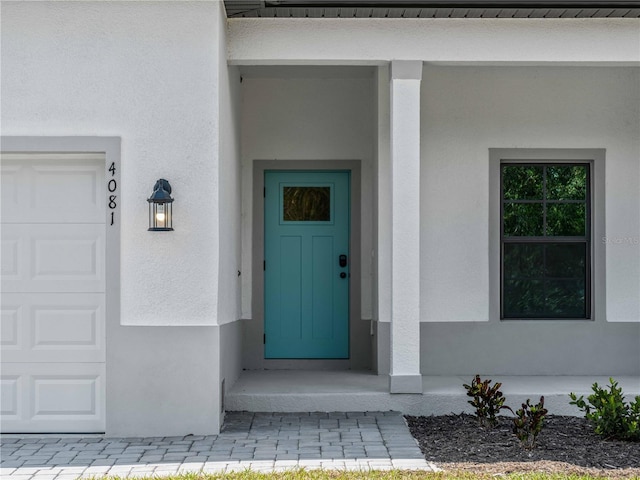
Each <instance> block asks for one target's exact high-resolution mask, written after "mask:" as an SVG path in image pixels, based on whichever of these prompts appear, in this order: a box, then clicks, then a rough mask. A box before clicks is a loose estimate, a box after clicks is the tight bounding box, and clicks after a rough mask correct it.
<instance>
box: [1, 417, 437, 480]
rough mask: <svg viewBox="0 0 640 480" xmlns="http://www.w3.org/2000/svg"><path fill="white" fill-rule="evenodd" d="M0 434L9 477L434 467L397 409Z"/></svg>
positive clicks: (48, 479)
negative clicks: (104, 432) (178, 428)
mask: <svg viewBox="0 0 640 480" xmlns="http://www.w3.org/2000/svg"><path fill="white" fill-rule="evenodd" d="M0 438H1V448H2V451H1V465H0V475H1V477H2V478H6V479H8V480H9V479H10V480H75V479H77V478H92V477H97V476H104V475H107V476H119V477H130V478H131V477H152V476H153V477H160V476H166V475H171V474H176V473H187V472H194V473H198V472H204V473H225V472H233V471H243V470H247V469H251V470H255V471H259V472H270V471H283V470H288V469H295V468H306V469H319V468H322V469H330V470H370V469H371V470H390V469H392V468H401V469H406V470H434V469H435V467H433V465H431V464H429V463H428V462H427V461H426V460H425V459H424V456H423V455H422V453H421V452H420V449H419V448H418V445H417V444H416V442H415V440H414V439H413V437H412V436H411V434H410V433H409V429H408V428H407V426H406V424H405V422H404V419H403V418H402V416H401V415H400V414H399V413H397V412H346V413H343V412H339V413H250V412H229V413H227V415H226V418H225V423H224V426H223V428H222V432H221V433H220V435H211V436H195V435H189V436H186V437H154V438H108V437H86V438H83V437H65V436H58V437H56V436H49V435H47V436H42V437H37V436H31V435H30V436H27V437H17V436H14V435H4V436H2V437H0Z"/></svg>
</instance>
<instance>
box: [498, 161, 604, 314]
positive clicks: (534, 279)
mask: <svg viewBox="0 0 640 480" xmlns="http://www.w3.org/2000/svg"><path fill="white" fill-rule="evenodd" d="M590 176H591V172H590V165H589V164H588V163H551V162H550V163H516V162H513V163H511V162H503V163H501V165H500V197H501V205H500V240H501V318H503V319H587V318H590V317H591V308H590V305H591V287H590V285H591V281H590V278H591V271H590V270H591V253H590V252H591V247H590V237H591V189H590Z"/></svg>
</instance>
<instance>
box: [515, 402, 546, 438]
mask: <svg viewBox="0 0 640 480" xmlns="http://www.w3.org/2000/svg"><path fill="white" fill-rule="evenodd" d="M547 413H549V411H548V410H547V409H546V408H544V397H540V401H539V402H538V404H537V405H531V403H530V400H529V399H528V398H527V401H526V403H523V404H522V408H520V409H519V410H518V411H516V413H515V414H516V418H514V419H513V433H515V434H516V437H518V439H519V440H520V442H521V443H522V446H523V447H524V448H526V449H527V450H531V449H532V448H534V447H535V446H536V440H537V439H538V435H539V434H540V431H541V430H542V426H543V424H544V417H545V416H546V415H547Z"/></svg>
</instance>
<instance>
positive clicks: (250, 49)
mask: <svg viewBox="0 0 640 480" xmlns="http://www.w3.org/2000/svg"><path fill="white" fill-rule="evenodd" d="M228 33H229V37H228V38H229V46H228V60H229V63H230V64H238V65H266V64H272V65H273V64H275V65H285V64H299V65H303V64H315V65H326V64H333V65H343V64H349V65H380V64H383V63H386V62H388V61H391V60H422V61H424V62H430V63H444V64H448V63H452V64H453V63H455V64H469V65H475V64H485V65H486V64H495V65H509V64H517V65H551V64H558V65H602V66H640V19H635V18H634V19H632V18H598V19H591V18H587V19H566V18H563V19H504V18H499V19H484V18H481V19H469V18H466V19H450V18H433V19H344V18H338V19H314V18H296V19H279V18H273V19H271V18H269V19H266V18H261V19H252V18H241V19H229V20H228Z"/></svg>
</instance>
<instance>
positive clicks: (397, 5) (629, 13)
mask: <svg viewBox="0 0 640 480" xmlns="http://www.w3.org/2000/svg"><path fill="white" fill-rule="evenodd" d="M224 3H225V7H226V10H227V16H228V17H229V18H242V17H245V18H274V17H275V18H640V1H637V0H492V1H480V0H434V1H427V0H396V1H393V0H224Z"/></svg>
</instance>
